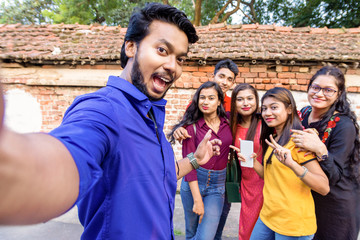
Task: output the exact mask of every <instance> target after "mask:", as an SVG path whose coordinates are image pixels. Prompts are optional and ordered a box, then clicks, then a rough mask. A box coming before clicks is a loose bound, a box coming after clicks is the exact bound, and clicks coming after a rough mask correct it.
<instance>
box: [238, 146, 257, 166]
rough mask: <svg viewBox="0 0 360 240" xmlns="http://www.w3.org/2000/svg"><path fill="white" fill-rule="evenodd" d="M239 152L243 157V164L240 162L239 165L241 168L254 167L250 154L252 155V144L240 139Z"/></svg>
mask: <svg viewBox="0 0 360 240" xmlns="http://www.w3.org/2000/svg"><path fill="white" fill-rule="evenodd" d="M240 151H241V154H242V155H243V156H244V157H245V160H246V161H245V162H242V161H240V165H241V166H242V167H249V168H253V167H254V161H253V159H252V157H250V156H251V154H253V153H254V142H253V141H250V140H241V139H240Z"/></svg>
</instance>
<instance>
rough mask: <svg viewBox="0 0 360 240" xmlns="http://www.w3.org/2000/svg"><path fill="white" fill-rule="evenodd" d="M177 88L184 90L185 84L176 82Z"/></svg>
mask: <svg viewBox="0 0 360 240" xmlns="http://www.w3.org/2000/svg"><path fill="white" fill-rule="evenodd" d="M175 86H176V87H178V88H184V83H183V82H180V81H176V82H175Z"/></svg>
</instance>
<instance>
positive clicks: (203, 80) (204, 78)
mask: <svg viewBox="0 0 360 240" xmlns="http://www.w3.org/2000/svg"><path fill="white" fill-rule="evenodd" d="M209 80H210V79H209V78H208V77H201V78H200V82H202V83H204V82H208V81H209Z"/></svg>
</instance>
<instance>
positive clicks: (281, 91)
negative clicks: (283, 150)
mask: <svg viewBox="0 0 360 240" xmlns="http://www.w3.org/2000/svg"><path fill="white" fill-rule="evenodd" d="M269 97H272V98H275V99H276V100H278V101H280V102H282V103H283V104H284V105H285V108H286V109H287V108H288V107H291V114H289V116H288V118H287V119H286V123H285V125H284V128H283V131H282V134H281V136H280V138H279V140H278V141H277V143H278V144H280V145H281V146H284V145H285V144H287V143H288V142H289V140H290V137H291V133H290V129H297V130H302V129H303V128H302V125H301V120H300V118H299V115H298V113H297V108H296V103H295V100H294V97H293V95H292V94H291V92H290V91H289V90H287V89H285V88H281V87H276V88H272V89H270V90H268V91H267V92H266V93H265V94H264V96H263V97H262V98H261V104H263V102H264V100H265V99H266V98H269ZM261 111H262V109H261ZM261 127H262V128H261V136H260V143H261V146H262V149H263V156H265V153H266V150H267V148H268V145H267V143H266V142H265V139H268V140H269V137H270V134H274V133H275V128H273V127H269V126H268V125H267V124H266V122H265V120H264V119H263V118H262V120H261ZM264 160H265V159H264ZM267 164H271V157H269V159H268V160H267Z"/></svg>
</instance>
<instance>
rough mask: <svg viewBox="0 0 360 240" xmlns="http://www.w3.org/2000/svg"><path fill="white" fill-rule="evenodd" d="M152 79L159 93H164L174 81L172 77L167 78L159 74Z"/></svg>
mask: <svg viewBox="0 0 360 240" xmlns="http://www.w3.org/2000/svg"><path fill="white" fill-rule="evenodd" d="M152 77H153V79H154V86H155V88H156V90H157V91H158V92H162V91H164V90H165V89H166V86H167V85H170V84H172V83H173V79H172V78H170V77H165V76H161V75H158V74H154V75H153V76H152Z"/></svg>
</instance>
